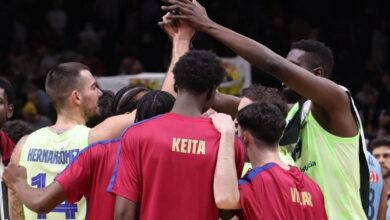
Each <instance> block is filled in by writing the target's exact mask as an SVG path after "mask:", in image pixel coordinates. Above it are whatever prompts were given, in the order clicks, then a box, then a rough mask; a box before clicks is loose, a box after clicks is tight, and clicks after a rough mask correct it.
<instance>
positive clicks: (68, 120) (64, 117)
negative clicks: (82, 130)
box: [51, 111, 86, 132]
mask: <svg viewBox="0 0 390 220" xmlns="http://www.w3.org/2000/svg"><path fill="white" fill-rule="evenodd" d="M85 122H86V120H85V118H84V117H83V116H82V115H81V114H80V112H75V111H63V112H59V113H58V114H57V121H56V123H55V124H54V125H53V126H52V127H51V129H52V130H53V131H55V132H57V131H58V132H63V131H65V130H68V129H70V128H72V127H74V126H76V125H85Z"/></svg>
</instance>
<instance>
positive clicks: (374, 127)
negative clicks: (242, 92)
mask: <svg viewBox="0 0 390 220" xmlns="http://www.w3.org/2000/svg"><path fill="white" fill-rule="evenodd" d="M201 3H202V4H203V5H204V6H205V7H206V8H207V9H208V12H209V14H210V15H212V19H214V20H215V21H217V22H218V23H221V24H223V25H225V26H227V27H229V28H232V29H234V30H236V31H238V32H240V33H242V34H244V35H246V36H249V37H251V38H254V39H255V40H257V41H259V42H262V43H263V44H265V45H267V46H269V47H270V48H271V49H273V50H274V51H276V52H277V53H279V54H280V55H282V56H285V55H286V53H287V52H288V50H289V45H290V43H291V42H292V41H296V40H299V39H302V38H312V39H316V40H320V41H323V42H325V43H326V44H327V45H328V46H329V47H330V48H332V50H333V52H334V55H335V71H334V73H333V76H332V79H334V80H335V81H336V82H338V83H340V84H342V85H344V86H346V87H347V88H349V89H350V90H351V92H352V93H353V96H354V97H355V100H356V102H357V106H358V108H359V112H360V114H361V117H362V121H363V125H364V127H365V131H366V133H367V136H368V138H370V139H372V138H374V137H376V136H377V135H378V134H379V135H382V134H390V107H389V104H390V99H389V97H390V62H389V61H390V60H389V59H390V14H389V13H388V11H387V9H388V8H389V6H390V2H388V1H376V0H373V1H369V2H365V3H358V2H356V3H354V4H345V5H343V4H340V3H339V2H337V1H303V0H299V1H296V0H295V1H293V0H289V1H281V0H265V1H256V0H246V1H239V0H226V1H201ZM160 5H161V2H160V1H158V0H143V1H140V0H132V1H130V0H110V1H104V0H84V1H76V0H67V1H64V0H40V1H34V0H4V1H0V28H1V30H2V34H1V35H0V73H1V75H2V76H5V77H7V78H8V79H9V80H10V81H11V82H12V84H13V85H14V86H15V88H17V91H16V103H15V104H16V108H15V109H16V112H15V116H14V118H15V119H23V120H24V121H25V122H27V123H28V124H30V125H31V127H32V128H33V129H34V130H35V129H37V128H40V127H43V126H46V125H48V124H51V123H52V122H53V120H54V119H55V118H54V117H55V116H54V114H53V110H52V107H51V105H50V101H49V99H48V97H47V95H46V94H45V93H44V87H43V85H44V78H45V74H46V72H47V70H48V69H49V68H50V67H52V66H53V65H55V64H57V63H60V62H66V61H78V62H82V63H85V64H87V65H88V66H89V67H90V68H91V71H92V73H93V74H94V75H96V76H104V75H114V74H137V73H140V72H144V71H147V72H154V71H158V72H162V71H165V69H166V68H167V66H168V64H169V63H168V62H169V60H170V43H169V42H168V41H169V39H168V38H167V37H166V36H165V34H164V32H163V31H162V30H160V28H159V27H158V26H157V22H158V21H159V20H160V18H161V15H162V12H161V10H160ZM194 47H195V48H198V49H208V50H213V51H215V52H216V53H217V54H218V55H219V56H234V54H233V53H232V52H231V51H230V50H228V49H227V48H225V47H224V46H223V45H221V44H219V43H217V42H215V41H214V40H212V39H211V38H210V37H208V36H205V35H203V34H198V35H197V36H196V39H195V41H194ZM253 81H254V82H255V83H262V84H264V85H267V86H275V87H278V86H280V85H279V83H278V81H276V80H274V79H272V78H270V77H269V76H267V75H265V74H263V73H261V71H259V70H257V69H253Z"/></svg>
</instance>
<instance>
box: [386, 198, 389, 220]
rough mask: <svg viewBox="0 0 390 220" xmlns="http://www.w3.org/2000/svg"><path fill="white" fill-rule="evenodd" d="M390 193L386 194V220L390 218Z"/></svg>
mask: <svg viewBox="0 0 390 220" xmlns="http://www.w3.org/2000/svg"><path fill="white" fill-rule="evenodd" d="M389 206H390V194H388V195H387V208H386V220H387V219H390V209H389Z"/></svg>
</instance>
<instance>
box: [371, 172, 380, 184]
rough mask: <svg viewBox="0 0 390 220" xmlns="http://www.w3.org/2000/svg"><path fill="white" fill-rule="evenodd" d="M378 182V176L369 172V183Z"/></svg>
mask: <svg viewBox="0 0 390 220" xmlns="http://www.w3.org/2000/svg"><path fill="white" fill-rule="evenodd" d="M378 181H379V175H378V174H377V173H376V172H374V171H371V172H370V183H377V182H378Z"/></svg>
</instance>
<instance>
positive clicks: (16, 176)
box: [2, 163, 27, 190]
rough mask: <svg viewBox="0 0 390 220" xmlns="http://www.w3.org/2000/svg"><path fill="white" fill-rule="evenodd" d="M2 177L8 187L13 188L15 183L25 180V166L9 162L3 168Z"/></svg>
mask: <svg viewBox="0 0 390 220" xmlns="http://www.w3.org/2000/svg"><path fill="white" fill-rule="evenodd" d="M2 179H3V181H4V182H5V184H6V185H7V187H8V188H10V189H12V190H14V189H15V188H14V187H15V185H16V184H18V183H23V182H25V183H26V182H27V172H26V168H24V167H22V166H18V165H16V164H13V163H10V164H8V166H7V167H6V168H4V173H3V177H2Z"/></svg>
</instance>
